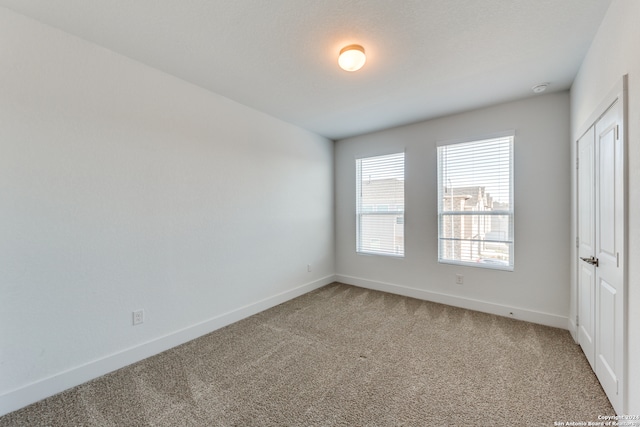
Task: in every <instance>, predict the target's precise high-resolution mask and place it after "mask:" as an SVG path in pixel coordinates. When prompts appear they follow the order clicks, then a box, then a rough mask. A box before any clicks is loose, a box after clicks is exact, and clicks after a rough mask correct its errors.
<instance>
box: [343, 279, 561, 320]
mask: <svg viewBox="0 0 640 427" xmlns="http://www.w3.org/2000/svg"><path fill="white" fill-rule="evenodd" d="M336 281H337V282H341V283H345V284H347V285H353V286H358V287H361V288H367V289H373V290H376V291H383V292H389V293H392V294H397V295H404V296H407V297H412V298H417V299H421V300H426V301H432V302H437V303H440V304H446V305H451V306H454V307H460V308H466V309H469V310H474V311H481V312H483V313H490V314H496V315H498V316H504V317H509V318H512V319H517V320H524V321H526V322H531V323H538V324H540V325H546V326H553V327H555V328H560V329H567V326H568V324H569V323H568V322H569V319H568V318H567V317H564V316H558V315H556V314H550V313H543V312H540V311H534V310H528V309H524V308H519V307H510V306H507V305H502V304H496V303H492V302H487V301H480V300H475V299H470V298H463V297H459V296H455V295H448V294H442V293H438V292H431V291H426V290H423V289H416V288H410V287H408V286H401V285H395V284H392V283H384V282H378V281H374V280H368V279H363V278H360V277H353V276H346V275H342V274H336ZM510 313H513V315H510Z"/></svg>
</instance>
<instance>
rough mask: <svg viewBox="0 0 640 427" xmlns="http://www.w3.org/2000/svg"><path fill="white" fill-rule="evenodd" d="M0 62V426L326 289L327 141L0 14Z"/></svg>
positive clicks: (329, 235)
mask: <svg viewBox="0 0 640 427" xmlns="http://www.w3.org/2000/svg"><path fill="white" fill-rule="evenodd" d="M0 52H2V55H1V56H2V62H3V65H2V67H0V94H2V95H1V96H0V120H1V124H0V259H1V262H0V265H1V267H0V295H2V298H0V414H2V413H5V412H8V411H10V410H13V409H16V408H18V407H20V406H23V405H25V404H27V403H29V402H30V401H34V400H37V399H39V398H42V397H45V396H46V395H49V394H53V393H55V392H58V391H60V390H62V389H64V388H66V387H69V386H72V385H74V384H77V383H79V382H83V381H85V380H87V379H89V378H92V377H95V376H98V375H100V374H102V373H104V372H105V371H108V370H111V369H115V368H118V367H120V366H122V365H125V364H127V363H131V362H133V361H135V360H137V359H141V358H144V357H146V356H149V355H151V354H153V353H155V352H158V351H161V350H164V349H165V348H168V347H171V346H173V345H176V344H179V343H180V342H182V341H185V340H188V339H190V338H193V337H195V336H198V335H200V334H202V333H205V332H208V331H210V330H212V329H215V328H217V327H220V326H222V325H224V324H227V323H230V322H232V321H235V320H238V319H239V318H242V317H244V316H247V315H250V314H252V313H253V312H256V311H259V310H262V309H264V308H267V307H269V306H271V305H275V304H277V303H279V302H282V301H283V300H286V299H288V298H291V297H294V296H297V295H298V294H301V293H304V292H307V291H309V290H311V289H313V288H314V287H318V286H321V285H323V284H325V283H327V282H330V281H332V279H333V273H334V270H335V269H334V242H333V142H331V141H329V140H327V139H324V138H321V137H319V136H317V135H314V134H312V133H309V132H307V131H304V130H302V129H300V128H297V127H294V126H291V125H289V124H286V123H284V122H282V121H279V120H276V119H274V118H271V117H269V116H267V115H265V114H262V113H260V112H257V111H255V110H252V109H250V108H247V107H244V106H242V105H239V104H237V103H235V102H232V101H230V100H228V99H226V98H223V97H220V96H218V95H215V94H213V93H211V92H207V91H205V90H203V89H200V88H198V87H196V86H193V85H191V84H188V83H186V82H184V81H181V80H178V79H176V78H174V77H172V76H169V75H166V74H163V73H161V72H159V71H156V70H154V69H151V68H149V67H146V66H144V65H142V64H140V63H136V62H134V61H131V60H129V59H128V58H125V57H123V56H120V55H117V54H115V53H113V52H110V51H108V50H106V49H102V48H100V47H98V46H96V45H92V44H89V43H86V42H84V41H82V40H80V39H78V38H74V37H72V36H70V35H68V34H65V33H62V32H59V31H57V30H54V29H52V28H51V27H47V26H44V25H41V24H39V23H37V22H35V21H32V20H29V19H27V18H24V17H22V16H20V15H16V14H14V13H12V12H9V11H7V10H6V9H3V8H0ZM307 264H311V265H312V272H307ZM137 309H144V310H145V313H146V320H145V323H144V324H142V325H138V326H135V327H134V326H132V311H133V310H137Z"/></svg>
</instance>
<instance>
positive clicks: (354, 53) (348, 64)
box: [338, 44, 367, 71]
mask: <svg viewBox="0 0 640 427" xmlns="http://www.w3.org/2000/svg"><path fill="white" fill-rule="evenodd" d="M365 62H367V57H366V55H365V54H364V48H363V47H362V46H360V45H359V44H352V45H349V46H346V47H343V48H342V50H341V51H340V56H338V65H340V68H342V69H343V70H345V71H358V70H359V69H360V68H362V66H363V65H364V63H365Z"/></svg>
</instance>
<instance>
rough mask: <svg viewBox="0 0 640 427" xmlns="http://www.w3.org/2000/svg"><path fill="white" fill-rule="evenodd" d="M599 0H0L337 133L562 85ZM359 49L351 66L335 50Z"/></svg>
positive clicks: (591, 29)
mask: <svg viewBox="0 0 640 427" xmlns="http://www.w3.org/2000/svg"><path fill="white" fill-rule="evenodd" d="M610 2H611V0H395V1H392V0H322V1H320V0H270V1H267V0H228V1H222V0H108V1H105V0H0V5H2V6H5V7H7V8H9V9H12V10H14V11H16V12H19V13H22V14H24V15H27V16H30V17H32V18H34V19H36V20H39V21H41V22H43V23H46V24H49V25H52V26H54V27H57V28H60V29H62V30H64V31H66V32H68V33H71V34H74V35H76V36H79V37H81V38H83V39H86V40H88V41H91V42H94V43H96V44H98V45H101V46H103V47H106V48H108V49H111V50H113V51H115V52H119V53H121V54H123V55H126V56H128V57H130V58H132V59H135V60H138V61H140V62H143V63H145V64H147V65H150V66H152V67H155V68H157V69H160V70H163V71H165V72H167V73H170V74H173V75H175V76H177V77H180V78H182V79H184V80H187V81H189V82H192V83H194V84H196V85H199V86H201V87H203V88H206V89H209V90H211V91H213V92H216V93H218V94H221V95H223V96H226V97H228V98H231V99H233V100H236V101H238V102H240V103H243V104H245V105H248V106H250V107H253V108H256V109H258V110H261V111H263V112H265V113H267V114H270V115H272V116H275V117H278V118H280V119H283V120H285V121H288V122H290V123H294V124H296V125H299V126H301V127H303V128H306V129H309V130H311V131H313V132H316V133H318V134H320V135H324V136H326V137H329V138H331V139H339V138H344V137H348V136H352V135H357V134H361V133H366V132H371V131H374V130H379V129H382V128H387V127H391V126H396V125H400V124H405V123H410V122H414V121H418V120H423V119H428V118H434V117H438V116H443V115H446V114H451V113H455V112H460V111H464V110H468V109H472V108H476V107H481V106H485V105H490V104H495V103H498V102H502V101H508V100H512V99H517V98H523V97H526V96H531V95H532V92H531V87H532V86H533V85H535V84H537V83H540V82H549V83H550V86H549V90H550V91H558V90H564V89H568V88H569V87H570V85H571V82H572V81H573V78H574V77H575V74H576V72H577V70H578V67H579V66H580V63H581V61H582V59H583V57H584V55H585V53H586V51H587V49H588V47H589V45H590V43H591V39H592V38H593V36H594V35H595V33H596V31H597V28H598V26H599V24H600V22H601V20H602V18H603V17H604V14H605V12H606V9H607V8H608V6H609V3H610ZM351 43H358V44H361V45H363V46H364V47H365V49H366V52H367V63H366V65H365V66H364V68H363V69H362V70H360V71H358V72H355V73H348V72H345V71H342V70H341V69H339V68H338V67H337V54H338V52H339V50H340V48H342V47H343V46H345V45H347V44H351Z"/></svg>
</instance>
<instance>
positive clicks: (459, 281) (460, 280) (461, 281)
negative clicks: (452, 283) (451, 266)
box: [456, 274, 464, 285]
mask: <svg viewBox="0 0 640 427" xmlns="http://www.w3.org/2000/svg"><path fill="white" fill-rule="evenodd" d="M462 284H464V276H463V275H462V274H456V285H462Z"/></svg>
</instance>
